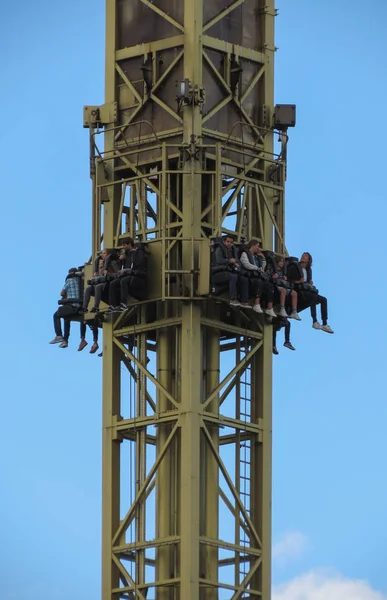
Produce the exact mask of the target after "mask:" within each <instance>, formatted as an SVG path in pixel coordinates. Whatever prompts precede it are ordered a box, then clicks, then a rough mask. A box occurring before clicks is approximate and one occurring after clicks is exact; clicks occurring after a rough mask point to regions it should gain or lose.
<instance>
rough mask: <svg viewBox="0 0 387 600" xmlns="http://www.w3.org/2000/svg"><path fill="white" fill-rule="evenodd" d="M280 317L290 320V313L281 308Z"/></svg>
mask: <svg viewBox="0 0 387 600" xmlns="http://www.w3.org/2000/svg"><path fill="white" fill-rule="evenodd" d="M278 316H279V317H282V318H283V319H287V318H288V313H287V312H286V310H285V309H284V307H282V308H281V310H280V311H279V313H278Z"/></svg>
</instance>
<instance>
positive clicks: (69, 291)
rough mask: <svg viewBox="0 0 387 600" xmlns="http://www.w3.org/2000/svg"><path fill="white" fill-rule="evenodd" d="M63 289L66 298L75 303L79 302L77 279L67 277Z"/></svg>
mask: <svg viewBox="0 0 387 600" xmlns="http://www.w3.org/2000/svg"><path fill="white" fill-rule="evenodd" d="M63 289H64V290H65V292H66V298H67V299H72V298H74V300H75V301H76V302H80V298H79V291H80V290H79V278H78V277H69V278H68V279H66V281H65V284H64V286H63Z"/></svg>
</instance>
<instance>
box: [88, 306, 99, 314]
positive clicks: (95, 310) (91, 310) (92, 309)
mask: <svg viewBox="0 0 387 600" xmlns="http://www.w3.org/2000/svg"><path fill="white" fill-rule="evenodd" d="M90 312H91V313H97V312H99V308H98V307H97V306H93V308H91V309H90Z"/></svg>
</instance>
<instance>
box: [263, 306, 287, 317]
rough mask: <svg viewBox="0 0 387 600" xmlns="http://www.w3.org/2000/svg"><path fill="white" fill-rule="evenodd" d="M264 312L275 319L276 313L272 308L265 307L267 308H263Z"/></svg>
mask: <svg viewBox="0 0 387 600" xmlns="http://www.w3.org/2000/svg"><path fill="white" fill-rule="evenodd" d="M265 313H266V314H267V315H268V316H269V317H273V319H275V318H276V316H277V315H276V314H275V312H274V310H273V309H272V308H267V309H266V310H265ZM286 316H287V315H286Z"/></svg>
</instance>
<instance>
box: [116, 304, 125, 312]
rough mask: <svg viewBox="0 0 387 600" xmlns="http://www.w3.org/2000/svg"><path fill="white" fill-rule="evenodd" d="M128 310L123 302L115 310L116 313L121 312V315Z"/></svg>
mask: <svg viewBox="0 0 387 600" xmlns="http://www.w3.org/2000/svg"><path fill="white" fill-rule="evenodd" d="M126 310H128V307H127V306H126V304H124V303H123V302H121V304H120V305H119V306H116V308H115V312H120V313H121V312H125V311H126Z"/></svg>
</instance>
